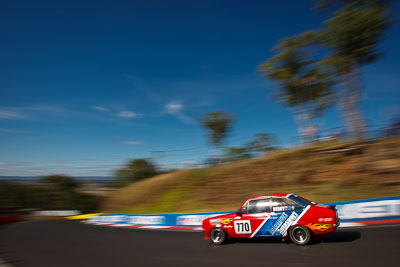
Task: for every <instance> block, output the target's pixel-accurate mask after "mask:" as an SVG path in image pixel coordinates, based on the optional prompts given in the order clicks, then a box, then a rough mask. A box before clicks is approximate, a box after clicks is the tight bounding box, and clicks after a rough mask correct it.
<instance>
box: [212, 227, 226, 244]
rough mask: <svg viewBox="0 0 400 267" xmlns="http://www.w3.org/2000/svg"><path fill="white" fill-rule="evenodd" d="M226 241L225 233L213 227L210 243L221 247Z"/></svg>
mask: <svg viewBox="0 0 400 267" xmlns="http://www.w3.org/2000/svg"><path fill="white" fill-rule="evenodd" d="M225 240H226V233H225V231H224V230H223V229H222V228H219V227H215V228H213V229H211V231H210V242H211V244H214V245H221V244H223V243H224V242H225Z"/></svg>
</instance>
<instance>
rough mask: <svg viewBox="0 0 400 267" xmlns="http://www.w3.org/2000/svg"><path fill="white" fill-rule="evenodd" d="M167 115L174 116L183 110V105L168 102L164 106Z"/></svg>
mask: <svg viewBox="0 0 400 267" xmlns="http://www.w3.org/2000/svg"><path fill="white" fill-rule="evenodd" d="M165 108H166V109H167V112H168V113H171V114H176V113H178V112H180V111H181V110H182V109H183V104H182V103H180V102H170V103H167V105H166V106H165Z"/></svg>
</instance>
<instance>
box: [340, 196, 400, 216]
mask: <svg viewBox="0 0 400 267" xmlns="http://www.w3.org/2000/svg"><path fill="white" fill-rule="evenodd" d="M336 209H337V211H338V214H339V218H340V219H341V220H347V219H368V218H376V217H385V216H399V215H400V199H393V200H377V201H368V202H360V203H348V204H340V203H339V204H338V205H337V206H336Z"/></svg>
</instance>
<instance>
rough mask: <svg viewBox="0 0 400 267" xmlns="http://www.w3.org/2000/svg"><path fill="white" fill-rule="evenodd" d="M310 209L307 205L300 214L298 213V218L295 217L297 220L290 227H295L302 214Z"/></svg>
mask: <svg viewBox="0 0 400 267" xmlns="http://www.w3.org/2000/svg"><path fill="white" fill-rule="evenodd" d="M310 207H311V205H308V206H307V207H306V208H305V209H304V210H303V212H302V213H300V215H299V217H297V219H296V220H295V221H294V222H293V223H292V225H296V224H297V222H298V221H299V220H300V219H301V217H303V215H304V214H306V212H307V211H308V209H309V208H310Z"/></svg>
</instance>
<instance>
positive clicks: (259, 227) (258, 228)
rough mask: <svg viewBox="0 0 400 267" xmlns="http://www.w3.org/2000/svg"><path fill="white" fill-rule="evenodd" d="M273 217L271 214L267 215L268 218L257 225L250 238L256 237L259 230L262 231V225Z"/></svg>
mask: <svg viewBox="0 0 400 267" xmlns="http://www.w3.org/2000/svg"><path fill="white" fill-rule="evenodd" d="M270 217H271V214H268V215H267V218H265V219H264V221H263V222H262V223H261V224H260V225H259V226H258V227H257V229H256V230H255V231H254V233H253V234H252V235H251V236H250V238H252V237H254V236H255V235H256V234H257V233H258V231H260V229H261V227H263V226H264V224H265V223H266V222H267V221H268V219H269V218H270Z"/></svg>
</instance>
